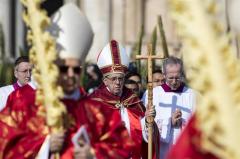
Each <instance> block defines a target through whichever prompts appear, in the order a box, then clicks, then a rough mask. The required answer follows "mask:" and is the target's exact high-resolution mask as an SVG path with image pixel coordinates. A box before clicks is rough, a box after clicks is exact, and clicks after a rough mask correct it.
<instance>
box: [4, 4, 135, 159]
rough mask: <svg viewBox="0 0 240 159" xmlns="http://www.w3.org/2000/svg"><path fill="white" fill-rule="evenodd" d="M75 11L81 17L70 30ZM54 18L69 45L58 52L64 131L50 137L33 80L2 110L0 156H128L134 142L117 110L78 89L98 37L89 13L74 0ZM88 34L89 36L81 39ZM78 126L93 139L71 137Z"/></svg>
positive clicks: (62, 42)
mask: <svg viewBox="0 0 240 159" xmlns="http://www.w3.org/2000/svg"><path fill="white" fill-rule="evenodd" d="M72 12H73V13H72ZM59 14H60V15H61V16H60V17H58V16H59ZM73 15H74V17H75V18H79V19H76V23H75V25H74V27H73V28H71V27H72V25H71V21H72V20H71V17H73ZM77 15H80V16H79V17H77ZM55 16H56V17H57V18H56V21H55V20H54V19H55V18H53V24H54V26H55V27H56V26H58V27H59V28H61V30H62V32H61V33H59V34H58V37H56V39H57V42H58V45H61V46H62V47H60V48H65V49H64V50H61V49H60V50H58V52H59V57H60V59H61V60H58V61H57V65H58V67H59V69H60V76H59V83H60V85H61V86H62V87H63V91H64V94H65V95H64V99H63V100H62V101H63V103H64V104H65V106H66V109H67V111H68V115H67V116H66V117H65V118H64V119H65V121H66V125H65V131H64V132H63V133H57V134H51V135H48V134H49V129H48V127H47V126H46V121H45V120H46V116H45V115H46V114H45V109H44V107H43V106H42V105H36V104H35V98H36V92H35V89H34V88H35V86H34V85H33V84H32V83H30V84H29V85H26V86H24V87H22V88H20V89H19V90H17V91H15V92H14V93H12V94H11V95H10V96H9V99H8V101H7V105H6V107H5V109H4V110H3V112H2V113H0V118H1V121H0V130H1V131H0V141H1V145H0V152H1V153H0V158H4V159H16V158H18V159H21V158H22V159H31V158H36V157H38V158H41V159H47V158H49V157H51V156H52V154H54V153H56V152H57V153H60V155H61V158H62V159H72V158H94V157H95V158H98V159H101V158H104V159H105V158H120V159H125V158H128V157H129V155H130V152H132V151H131V148H132V146H133V142H132V141H131V139H130V138H129V135H128V133H127V130H126V129H125V127H124V126H123V125H122V122H121V120H120V119H121V118H120V115H119V114H118V112H112V111H110V110H109V109H106V107H103V106H102V103H100V102H97V101H92V100H89V99H83V98H82V96H83V92H81V91H79V90H80V89H78V79H79V74H80V70H81V69H80V64H81V60H83V59H84V58H85V55H86V52H87V51H88V49H89V48H90V44H91V42H92V37H93V35H92V31H91V27H90V25H89V23H88V21H87V19H86V17H84V16H83V15H82V13H81V12H80V11H79V10H78V8H77V7H76V6H75V5H73V4H72V3H68V4H67V5H65V6H63V7H62V8H60V11H59V12H58V13H56V14H55ZM79 22H80V23H79ZM69 27H70V28H69ZM52 29H54V28H52ZM74 29H75V30H74ZM50 31H51V28H50ZM78 31H80V33H78ZM83 35H85V36H84V39H83V38H80V37H82V36H83ZM66 39H67V40H70V39H73V41H72V42H71V41H65V40H66ZM80 98H81V100H80ZM79 128H83V129H84V130H86V134H87V136H88V137H87V138H89V143H88V142H87V141H86V136H85V137H83V136H80V137H79V139H80V140H79V141H78V140H77V146H76V145H75V144H76V143H75V144H73V142H72V139H73V137H74V136H75V134H77V133H76V132H77V131H78V130H79ZM78 142H79V143H78Z"/></svg>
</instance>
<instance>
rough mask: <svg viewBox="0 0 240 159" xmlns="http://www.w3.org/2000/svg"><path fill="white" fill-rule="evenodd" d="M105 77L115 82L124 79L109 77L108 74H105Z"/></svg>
mask: <svg viewBox="0 0 240 159" xmlns="http://www.w3.org/2000/svg"><path fill="white" fill-rule="evenodd" d="M106 78H107V79H109V80H110V81H112V82H117V81H119V82H123V81H124V77H109V76H107V77H106Z"/></svg>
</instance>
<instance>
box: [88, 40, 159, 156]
mask: <svg viewBox="0 0 240 159" xmlns="http://www.w3.org/2000/svg"><path fill="white" fill-rule="evenodd" d="M128 64H129V58H128V56H127V54H126V52H125V49H124V48H123V47H122V46H121V44H119V43H118V42H117V41H115V40H112V41H111V42H110V43H109V44H107V45H106V46H105V47H104V48H103V50H102V51H101V52H100V54H99V55H98V59H97V65H98V67H99V68H100V70H101V72H102V74H103V84H101V85H100V87H99V88H98V89H96V90H95V91H94V92H93V93H92V94H90V95H89V98H91V99H93V100H95V101H100V102H101V103H103V104H104V105H105V106H106V107H107V108H110V109H111V110H112V111H118V112H119V114H120V115H121V119H122V121H123V122H124V124H125V127H126V128H127V130H128V133H129V134H130V136H131V138H132V140H133V141H134V143H135V145H136V146H135V150H134V152H133V154H132V158H133V159H138V158H146V154H147V153H146V152H147V146H146V145H147V132H146V131H147V130H146V126H145V108H144V106H143V104H142V102H141V100H140V99H139V98H138V97H137V95H136V94H134V93H133V92H132V91H131V90H129V89H127V88H126V87H124V76H125V73H126V71H127V67H128ZM150 113H153V114H154V110H152V111H149V112H147V113H146V114H148V115H149V114H150ZM154 132H155V135H154V137H153V139H155V138H156V137H158V136H157V134H158V130H157V129H155V131H154ZM157 140H158V139H156V141H157ZM156 146H157V145H156Z"/></svg>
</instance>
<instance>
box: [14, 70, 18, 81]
mask: <svg viewBox="0 0 240 159" xmlns="http://www.w3.org/2000/svg"><path fill="white" fill-rule="evenodd" d="M14 76H15V78H16V79H18V75H17V68H14Z"/></svg>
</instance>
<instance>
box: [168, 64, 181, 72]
mask: <svg viewBox="0 0 240 159" xmlns="http://www.w3.org/2000/svg"><path fill="white" fill-rule="evenodd" d="M180 71H181V65H180V64H168V65H166V73H167V74H168V73H180Z"/></svg>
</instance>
